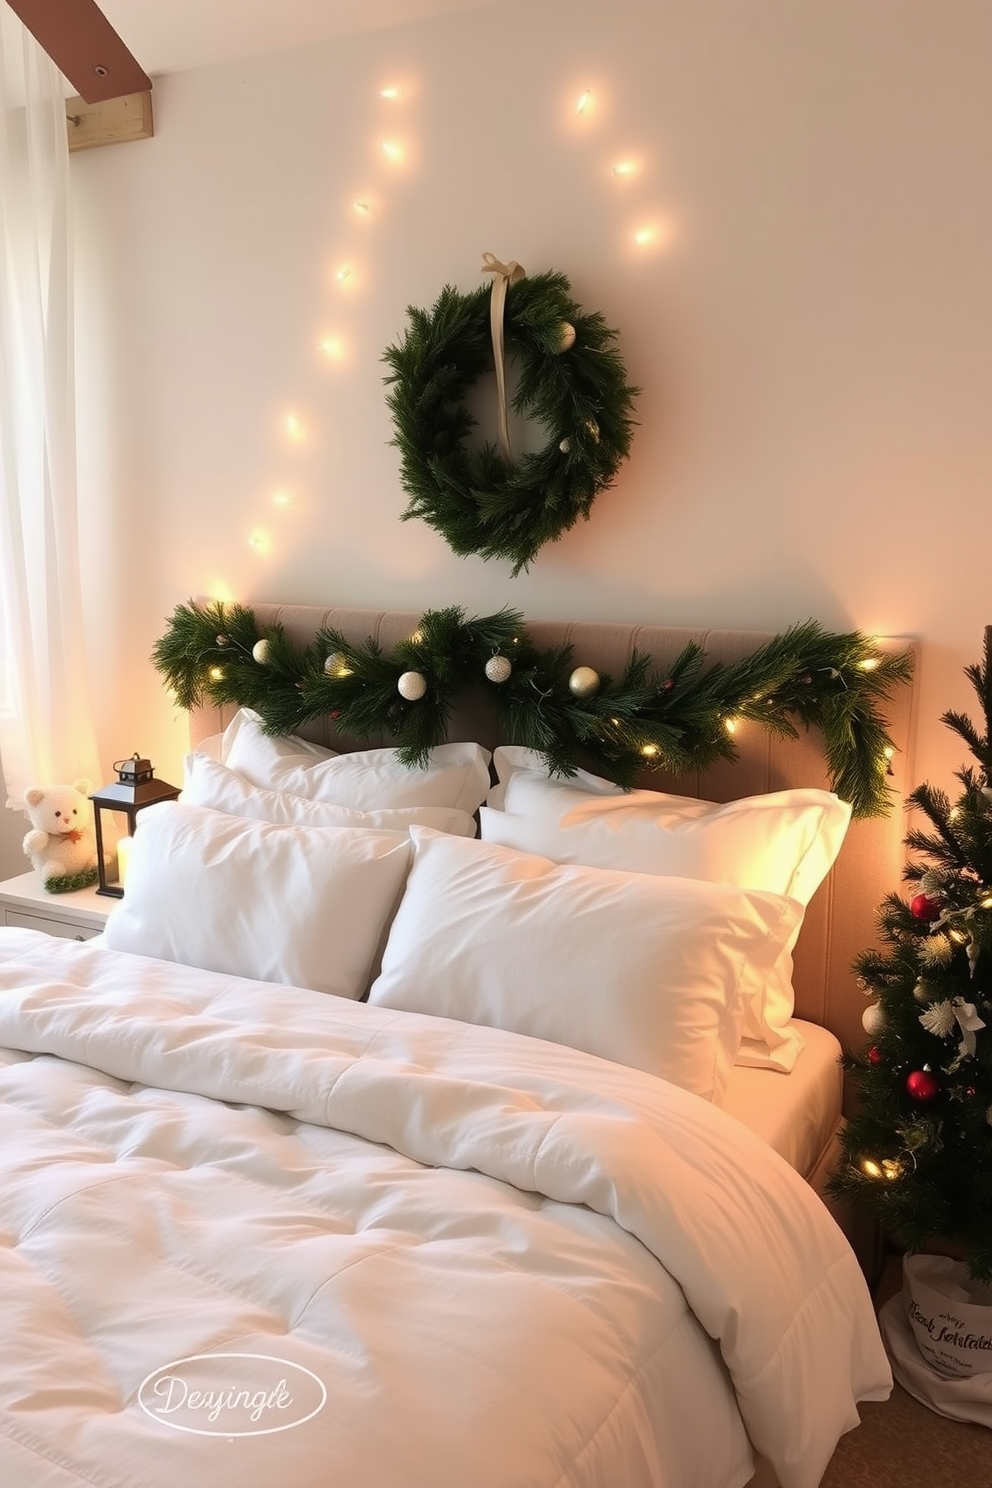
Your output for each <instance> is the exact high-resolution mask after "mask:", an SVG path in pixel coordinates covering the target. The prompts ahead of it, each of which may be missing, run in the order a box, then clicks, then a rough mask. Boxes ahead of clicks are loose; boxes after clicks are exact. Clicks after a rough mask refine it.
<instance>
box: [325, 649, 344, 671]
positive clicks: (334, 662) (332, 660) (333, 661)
mask: <svg viewBox="0 0 992 1488" xmlns="http://www.w3.org/2000/svg"><path fill="white" fill-rule="evenodd" d="M347 670H348V658H347V656H345V654H344V652H343V651H332V652H331V654H330V656H329V657H328V658H327V660H326V661H325V662H324V671H325V672H326V674H327V676H328V677H340V676H341V674H342V673H343V672H346V671H347Z"/></svg>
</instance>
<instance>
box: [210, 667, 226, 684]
mask: <svg viewBox="0 0 992 1488" xmlns="http://www.w3.org/2000/svg"><path fill="white" fill-rule="evenodd" d="M223 677H224V668H223V667H218V666H213V667H211V668H210V680H211V682H220V681H222V680H223Z"/></svg>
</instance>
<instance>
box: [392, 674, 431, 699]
mask: <svg viewBox="0 0 992 1488" xmlns="http://www.w3.org/2000/svg"><path fill="white" fill-rule="evenodd" d="M396 690H397V692H398V693H399V695H400V697H402V698H406V700H407V702H408V703H416V702H419V700H420V699H421V698H422V697H423V695H424V693H425V692H426V691H427V678H426V677H425V676H424V674H423V672H404V673H403V675H402V677H401V678H400V680H399V681H398V682H397V684H396Z"/></svg>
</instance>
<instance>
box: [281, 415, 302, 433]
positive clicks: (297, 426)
mask: <svg viewBox="0 0 992 1488" xmlns="http://www.w3.org/2000/svg"><path fill="white" fill-rule="evenodd" d="M285 429H286V433H287V434H288V436H289V438H290V439H302V438H303V436H304V429H303V420H302V419H301V418H300V416H299V414H298V413H287V415H286V423H285Z"/></svg>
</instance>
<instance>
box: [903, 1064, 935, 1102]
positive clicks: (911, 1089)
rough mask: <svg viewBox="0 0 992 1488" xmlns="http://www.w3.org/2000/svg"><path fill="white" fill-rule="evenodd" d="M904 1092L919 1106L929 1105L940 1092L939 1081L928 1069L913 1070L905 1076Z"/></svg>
mask: <svg viewBox="0 0 992 1488" xmlns="http://www.w3.org/2000/svg"><path fill="white" fill-rule="evenodd" d="M906 1093H907V1094H908V1095H909V1098H910V1100H914V1101H917V1102H919V1104H920V1105H921V1106H926V1105H929V1104H930V1102H931V1101H933V1100H936V1099H937V1097H938V1095H939V1094H940V1081H939V1080H938V1079H937V1077H936V1076H935V1075H932V1074H931V1073H930V1071H929V1070H913V1072H912V1074H909V1075H907V1076H906Z"/></svg>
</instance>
